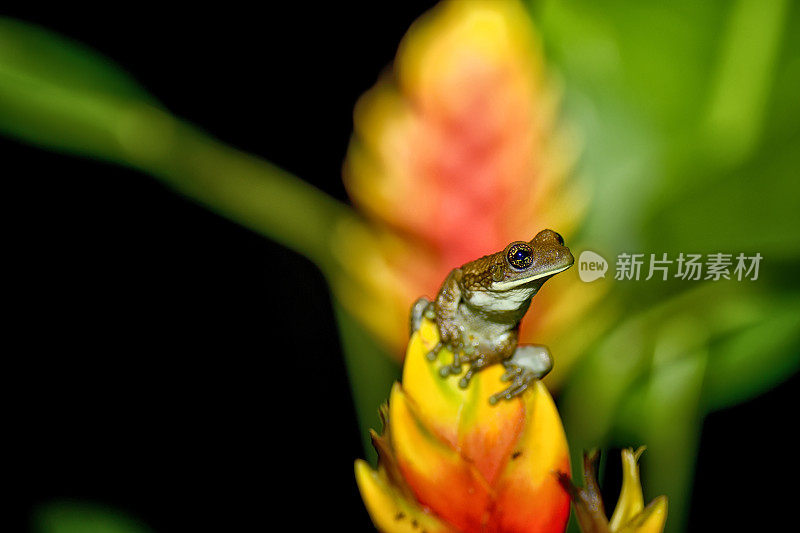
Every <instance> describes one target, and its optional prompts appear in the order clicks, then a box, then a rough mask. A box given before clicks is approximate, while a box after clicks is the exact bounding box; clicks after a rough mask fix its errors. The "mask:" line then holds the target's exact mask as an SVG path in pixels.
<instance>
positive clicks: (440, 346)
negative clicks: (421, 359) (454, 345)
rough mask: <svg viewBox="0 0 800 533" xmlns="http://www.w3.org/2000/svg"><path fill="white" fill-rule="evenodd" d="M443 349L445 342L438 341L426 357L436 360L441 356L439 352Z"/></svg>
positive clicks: (429, 359)
mask: <svg viewBox="0 0 800 533" xmlns="http://www.w3.org/2000/svg"><path fill="white" fill-rule="evenodd" d="M443 349H444V343H443V342H437V343H436V346H434V347H433V349H432V350H431V351H430V352H428V353H426V354H425V357H426V358H427V359H428V361H431V362H433V361H436V358H437V357H439V352H441V351H442V350H443Z"/></svg>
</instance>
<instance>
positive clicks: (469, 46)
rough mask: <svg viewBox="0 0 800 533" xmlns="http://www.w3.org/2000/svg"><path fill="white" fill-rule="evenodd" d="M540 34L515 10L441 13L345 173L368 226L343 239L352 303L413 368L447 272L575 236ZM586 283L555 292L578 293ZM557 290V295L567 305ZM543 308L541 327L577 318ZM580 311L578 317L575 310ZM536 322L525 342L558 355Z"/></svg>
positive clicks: (497, 7)
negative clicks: (419, 302)
mask: <svg viewBox="0 0 800 533" xmlns="http://www.w3.org/2000/svg"><path fill="white" fill-rule="evenodd" d="M555 94H556V92H555V91H553V90H552V89H551V88H550V87H549V85H548V83H547V79H546V77H545V75H544V64H543V56H542V52H541V49H540V44H539V41H538V36H537V34H536V32H535V30H534V27H533V24H532V21H531V20H530V17H529V16H528V13H527V12H526V11H525V9H524V8H523V7H522V6H521V5H520V4H519V3H518V2H516V1H511V0H491V1H487V0H464V1H446V2H442V3H441V4H439V5H438V6H436V7H435V8H434V9H432V10H431V11H430V12H429V13H427V14H426V15H424V16H423V17H421V18H420V19H419V20H418V21H417V22H415V23H414V25H413V26H412V27H411V29H410V30H409V32H408V34H407V35H406V37H405V38H404V39H403V42H402V44H401V46H400V49H399V51H398V54H397V58H396V61H395V65H394V71H393V74H392V75H387V76H385V77H384V78H383V79H381V80H380V81H379V82H378V83H377V85H376V86H375V87H374V88H373V89H371V90H370V91H369V92H368V93H366V94H365V95H364V96H363V97H362V98H361V100H360V101H359V102H358V104H357V106H356V110H355V117H354V124H355V132H354V136H353V140H352V142H351V145H350V148H349V151H348V155H347V160H346V162H345V167H344V177H345V184H346V186H347V189H348V191H349V193H350V195H351V197H352V198H353V201H354V203H355V204H356V206H357V207H358V208H359V209H360V210H361V211H362V212H363V213H364V214H365V215H366V216H367V218H368V220H369V222H370V224H369V225H368V226H356V225H353V227H347V228H342V231H341V232H340V236H341V239H340V240H339V241H338V242H337V244H336V246H335V249H336V250H337V253H339V254H340V256H339V260H340V262H341V264H342V265H343V266H344V271H345V274H344V275H342V276H341V278H340V279H338V280H334V286H335V287H336V288H337V295H338V296H339V298H340V300H341V301H342V303H343V304H344V305H345V306H346V307H347V308H348V309H349V310H350V312H352V313H353V315H354V316H356V317H357V318H358V319H359V320H360V321H361V322H362V323H363V324H365V325H366V326H367V327H368V329H369V330H370V331H371V332H372V333H373V334H374V335H375V336H376V337H377V338H379V339H381V340H382V341H383V342H384V344H385V345H387V346H388V347H390V348H392V349H393V351H394V352H395V353H397V354H398V355H400V354H401V353H402V350H403V347H404V346H405V342H406V340H407V321H408V310H409V308H410V306H411V303H412V302H413V301H414V300H415V299H416V298H417V297H419V296H421V295H427V296H433V295H435V293H436V291H437V290H438V288H439V285H440V284H441V282H442V280H444V278H445V276H446V275H447V273H448V272H449V271H450V270H451V269H452V268H455V267H457V266H459V265H462V264H464V263H466V262H467V261H471V260H473V259H476V258H478V257H480V256H482V255H485V254H488V253H493V252H496V251H497V250H499V249H502V248H503V247H504V246H505V245H506V244H508V243H509V242H511V241H514V240H529V239H530V238H531V237H532V236H533V235H535V234H536V233H537V232H538V231H539V230H541V229H544V228H546V227H549V228H553V229H556V230H557V231H559V232H560V233H562V234H564V235H566V236H567V237H568V236H569V235H570V232H571V231H572V230H573V229H574V228H575V226H576V225H577V223H578V221H579V218H580V214H581V213H582V207H583V205H584V201H583V198H582V195H580V194H578V193H577V191H576V189H575V188H574V187H573V186H572V185H570V184H569V183H567V181H566V176H567V168H568V163H569V160H570V154H571V153H572V151H571V150H569V149H567V148H565V147H564V144H565V143H563V142H561V141H562V140H563V139H564V138H565V136H563V135H559V134H558V132H557V130H556V127H555V116H556V108H557V106H556V98H555V96H554V95H555ZM575 282H576V279H575V278H574V277H569V278H568V279H567V278H566V277H565V279H564V280H555V281H554V282H553V283H558V284H559V285H560V286H561V288H560V289H559V291H558V292H562V291H564V290H568V289H567V287H568V286H569V285H570V284H572V285H574V284H575ZM555 292H556V291H555V290H554V291H553V292H552V293H553V294H555ZM549 294H550V291H544V292H543V293H542V294H540V295H539V296H537V298H536V302H535V305H536V307H537V309H540V310H541V311H539V312H537V313H535V317H542V316H547V317H548V321H550V322H552V321H553V320H556V321H557V320H561V318H563V317H564V316H565V314H567V315H568V314H570V313H572V312H573V311H572V310H571V309H579V308H580V306H576V305H574V302H573V305H572V306H571V309H570V310H567V311H564V310H559V308H560V307H564V304H562V303H560V302H561V297H559V299H558V301H555V300H554V299H552V298H549V296H548V295H549ZM576 312H579V311H576ZM535 317H534V318H533V319H527V320H528V325H527V326H525V325H523V328H522V331H523V338H522V341H523V342H533V341H535V342H537V343H542V342H545V343H547V342H549V340H550V339H548V338H541V337H540V336H539V335H538V334H537V333H538V331H537V330H538V329H539V324H538V323H533V322H531V320H536V318H535Z"/></svg>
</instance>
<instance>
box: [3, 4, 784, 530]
mask: <svg viewBox="0 0 800 533" xmlns="http://www.w3.org/2000/svg"><path fill="white" fill-rule="evenodd" d="M429 5H431V2H416V3H414V2H405V3H393V4H391V5H389V6H385V5H382V6H381V8H380V9H378V8H377V7H376V4H374V3H350V4H346V5H340V4H339V3H335V4H322V5H314V6H313V7H312V6H311V5H310V4H306V3H296V4H291V5H279V6H276V5H270V6H269V7H262V10H261V11H260V12H258V13H253V12H248V11H243V10H238V9H236V8H235V6H233V5H226V6H222V7H223V8H224V10H222V9H221V8H220V7H219V6H217V7H216V8H211V7H209V8H203V7H200V6H199V5H193V6H192V7H191V9H189V8H187V9H186V10H184V11H178V10H173V11H167V10H165V9H164V8H163V7H159V8H152V7H150V8H147V7H143V6H142V5H139V4H137V5H136V6H124V5H113V6H112V5H109V6H107V7H106V8H98V9H92V10H91V11H83V12H81V11H78V10H70V11H67V10H63V11H46V12H45V11H35V10H32V9H28V10H13V9H7V10H6V14H8V15H11V16H17V17H20V18H23V19H25V20H30V21H34V22H37V23H40V24H42V25H44V26H46V27H49V28H51V29H54V30H56V31H58V32H60V33H62V34H64V35H67V36H69V37H72V38H74V39H76V40H78V41H81V42H84V43H86V44H88V45H90V46H91V47H93V48H95V49H97V50H99V51H101V52H102V53H104V54H106V55H107V56H109V57H110V58H111V59H112V60H114V61H115V62H117V63H118V64H120V65H122V66H123V67H124V68H126V69H127V70H128V71H130V72H131V73H132V74H133V75H134V76H135V77H136V78H137V79H138V80H139V81H140V82H141V83H142V84H143V85H144V86H145V87H146V88H147V89H148V90H149V91H150V92H151V93H152V94H153V95H155V96H156V98H158V99H159V100H160V101H161V102H163V103H164V104H165V105H166V106H167V107H168V108H169V109H170V110H171V111H172V112H174V113H175V114H176V115H178V116H181V117H184V118H186V119H188V120H189V121H191V122H194V123H195V124H198V125H199V126H200V127H202V128H204V129H206V130H207V131H209V132H210V133H212V134H213V135H215V136H217V137H219V138H220V139H222V140H223V141H225V142H228V143H230V144H232V145H234V146H237V147H240V148H243V149H245V150H247V151H250V152H253V153H255V154H258V155H261V156H263V157H265V158H266V159H268V160H270V161H272V162H275V163H276V164H278V165H280V166H282V167H284V168H286V169H287V170H289V171H290V172H292V173H294V174H296V175H298V176H301V177H302V178H303V179H305V180H307V181H309V182H311V183H313V184H315V185H316V186H318V187H319V188H321V189H322V190H324V191H325V192H327V193H329V194H331V195H333V196H335V197H337V198H339V199H342V200H346V197H345V193H344V189H343V187H342V185H341V178H340V168H341V163H342V159H343V157H344V154H345V149H346V146H347V142H348V138H349V136H350V132H351V129H352V109H353V105H354V104H355V102H356V99H357V98H358V97H359V95H360V94H362V93H363V92H364V91H365V90H367V89H368V88H369V87H370V86H371V85H372V84H373V83H374V82H375V80H376V79H377V76H378V75H379V74H380V72H381V71H382V70H384V69H385V68H386V67H387V66H388V65H389V64H390V62H391V60H392V58H393V57H394V54H395V51H396V47H397V44H398V43H399V41H400V39H401V37H402V36H403V34H404V33H405V30H406V29H407V27H408V26H409V24H410V23H411V22H412V21H413V20H414V19H415V18H416V17H417V16H419V14H420V13H422V12H423V11H424V10H425V9H426V8H427V7H428V6H429ZM0 157H1V158H2V176H3V178H4V179H3V186H4V188H5V194H4V202H3V203H4V206H5V215H6V216H5V217H4V218H5V219H6V232H5V234H6V246H5V253H4V263H5V266H6V267H7V268H8V271H7V274H6V283H5V284H4V285H5V290H4V294H5V298H4V300H5V303H6V309H7V318H6V328H4V330H6V332H7V333H6V336H5V339H4V340H5V342H4V344H5V349H4V353H5V360H6V371H5V372H3V378H4V379H3V383H4V386H3V388H4V397H5V399H6V401H5V406H4V409H3V412H4V417H3V418H4V420H5V424H4V430H5V431H4V438H3V440H4V441H5V442H6V443H7V444H10V448H9V451H7V452H6V454H5V455H4V462H5V465H4V468H3V469H2V471H3V472H4V473H5V474H4V475H3V476H2V477H3V478H4V479H3V484H4V485H5V486H6V488H8V489H10V492H11V493H12V494H13V496H12V498H11V499H10V501H9V503H10V504H11V509H12V511H11V512H10V513H8V514H6V517H5V518H4V519H3V520H4V521H5V523H4V524H2V525H0V527H3V526H5V525H6V524H8V525H9V526H10V530H16V531H24V530H26V529H27V528H28V522H29V517H30V514H31V511H32V510H33V509H34V508H35V507H36V506H37V505H39V504H42V503H45V502H48V501H52V500H54V499H64V498H67V499H75V500H89V501H94V502H100V503H104V504H109V505H111V506H113V507H115V508H118V509H121V510H123V511H125V512H127V513H130V514H131V515H133V516H134V517H137V518H138V519H140V520H142V521H143V522H144V523H145V524H147V525H149V526H151V527H152V528H153V529H154V530H155V531H158V532H160V533H169V532H176V531H189V530H192V531H230V530H234V529H236V530H250V529H256V530H260V529H267V530H290V529H295V527H292V525H293V526H296V527H297V528H298V529H300V530H310V531H313V530H325V529H333V528H336V529H345V530H351V531H359V530H367V529H368V528H369V519H368V517H367V515H366V513H365V511H364V510H363V505H362V504H361V502H360V498H359V497H358V492H357V489H356V487H355V482H354V479H353V474H352V461H353V459H354V458H356V457H359V456H361V455H362V452H361V450H360V440H359V434H358V429H357V426H356V420H355V416H354V413H353V409H352V399H351V397H350V392H349V385H348V382H347V375H346V371H345V368H344V365H343V362H342V357H341V350H340V348H339V344H338V337H337V331H336V326H335V323H334V321H333V315H332V309H331V303H330V300H329V294H328V291H327V287H326V285H325V282H324V280H323V278H322V276H321V274H320V273H319V271H318V270H317V269H316V267H314V266H313V265H312V264H311V263H309V262H308V261H307V260H306V259H304V258H302V257H300V256H298V255H296V254H294V253H292V252H289V251H287V250H285V249H283V248H282V247H280V246H278V245H276V244H274V243H271V242H269V241H267V240H265V239H263V238H261V237H259V236H257V235H254V234H252V233H250V232H248V231H247V230H244V229H241V228H239V227H238V226H236V225H234V224H232V223H229V222H227V221H225V220H222V219H220V218H218V217H216V216H215V215H212V214H210V213H208V212H206V211H205V210H203V209H202V208H200V207H197V206H195V205H194V204H192V203H191V202H189V201H187V200H185V199H183V198H181V197H179V196H177V195H175V194H173V193H172V192H171V191H169V190H167V189H165V188H164V187H162V186H161V185H160V184H158V183H157V182H155V181H154V180H152V179H151V178H149V177H146V176H143V175H141V174H140V173H138V172H135V171H132V170H129V169H124V168H120V167H117V166H114V165H109V164H106V163H100V162H96V161H91V160H85V159H80V158H74V157H71V156H66V155H59V154H53V153H48V152H43V151H41V150H38V149H36V148H32V147H29V146H26V145H23V144H20V143H18V142H16V141H12V140H8V139H5V138H2V139H0ZM796 391H797V378H793V379H792V380H791V381H790V382H789V383H786V384H784V385H782V386H781V387H778V388H776V389H775V390H774V391H772V392H770V393H769V394H767V395H765V396H763V397H761V398H759V399H758V400H756V401H754V402H751V403H749V404H746V405H743V406H740V407H737V408H734V409H730V410H727V411H724V412H721V413H716V414H713V415H711V416H710V417H708V419H707V420H706V423H705V430H704V433H703V439H702V443H701V453H700V458H699V462H698V471H697V480H696V485H695V489H694V494H693V498H694V502H695V505H694V506H693V511H692V524H693V525H692V530H694V531H708V530H726V529H746V528H748V527H752V528H755V530H765V529H768V526H772V527H774V528H778V529H779V524H781V523H783V515H782V511H786V512H790V510H791V507H789V506H790V504H791V503H792V500H793V498H792V496H793V494H796V489H794V490H792V489H791V487H790V486H789V485H788V484H787V482H786V481H784V480H787V479H789V477H790V476H797V474H798V468H797V466H796V464H795V463H794V462H793V461H792V456H791V454H792V453H794V452H793V448H794V443H795V442H796V441H795V440H794V439H793V436H792V432H791V428H790V427H787V424H786V422H785V419H784V422H783V423H779V422H778V416H779V414H785V413H781V410H786V409H787V408H789V409H792V410H794V408H795V407H796V405H797V398H798V396H797V392H796ZM387 393H388V391H387ZM611 477H613V476H609V481H613V480H612V479H611ZM617 490H618V489H617V488H616V487H611V488H609V489H608V491H609V493H610V494H615V493H616V491H617ZM611 499H612V501H613V497H612V498H611ZM7 501H8V500H7ZM286 520H288V525H279V524H287V522H285V521H286Z"/></svg>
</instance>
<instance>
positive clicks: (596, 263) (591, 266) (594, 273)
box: [578, 250, 608, 283]
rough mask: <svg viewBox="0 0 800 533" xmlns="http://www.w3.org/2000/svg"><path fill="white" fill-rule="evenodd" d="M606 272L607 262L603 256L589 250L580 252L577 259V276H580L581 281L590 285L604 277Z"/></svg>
mask: <svg viewBox="0 0 800 533" xmlns="http://www.w3.org/2000/svg"><path fill="white" fill-rule="evenodd" d="M606 272H608V261H606V260H605V259H604V258H603V256H601V255H600V254H596V253H594V252H591V251H589V250H584V251H583V252H581V255H580V257H579V258H578V276H580V278H581V281H585V282H586V283H591V282H592V281H595V280H597V279H600V278H604V277H606Z"/></svg>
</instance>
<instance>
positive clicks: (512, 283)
mask: <svg viewBox="0 0 800 533" xmlns="http://www.w3.org/2000/svg"><path fill="white" fill-rule="evenodd" d="M571 266H572V263H570V264H568V265H565V266H563V267H561V268H557V269H555V270H548V271H547V272H539V273H538V274H535V275H533V276H530V277H527V276H526V277H522V278H519V279H512V280H508V281H496V282H494V283H493V284H492V290H497V291H507V290H510V289H513V288H514V287H519V286H521V285H527V284H528V283H533V282H534V281H538V280H540V279H547V278H549V277H550V276H555V275H556V274H558V273H559V272H564V271H565V270H566V269H568V268H569V267H571Z"/></svg>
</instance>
